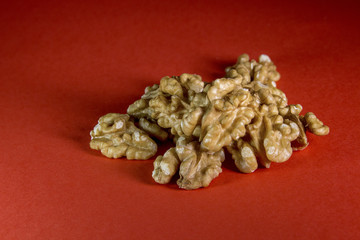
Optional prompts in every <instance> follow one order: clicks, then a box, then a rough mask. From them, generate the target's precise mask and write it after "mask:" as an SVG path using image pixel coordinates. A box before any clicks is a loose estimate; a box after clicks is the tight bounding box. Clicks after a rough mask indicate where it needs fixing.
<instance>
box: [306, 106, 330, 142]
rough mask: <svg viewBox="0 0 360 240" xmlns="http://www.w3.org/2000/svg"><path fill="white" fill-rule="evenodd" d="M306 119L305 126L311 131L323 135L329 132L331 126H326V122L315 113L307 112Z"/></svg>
mask: <svg viewBox="0 0 360 240" xmlns="http://www.w3.org/2000/svg"><path fill="white" fill-rule="evenodd" d="M304 120H305V121H304V123H305V124H304V125H305V128H306V129H308V130H309V131H310V132H312V133H314V134H315V135H319V136H323V135H327V134H329V132H330V129H329V127H328V126H325V125H324V123H323V122H322V121H320V120H319V119H318V118H317V117H316V116H315V114H314V113H312V112H308V113H306V114H305V116H304Z"/></svg>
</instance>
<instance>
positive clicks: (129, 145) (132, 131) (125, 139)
mask: <svg viewBox="0 0 360 240" xmlns="http://www.w3.org/2000/svg"><path fill="white" fill-rule="evenodd" d="M129 118H130V116H129V115H127V114H118V113H109V114H106V115H105V116H102V117H101V118H100V119H99V123H98V124H97V125H96V126H95V128H94V130H92V131H91V132H90V135H91V141H90V147H91V148H92V149H96V150H100V151H101V153H102V154H103V155H105V156H106V157H109V158H120V157H126V158H127V159H148V158H150V157H152V156H154V155H155V153H156V151H157V145H156V143H155V142H154V141H153V140H152V139H151V138H150V137H149V136H148V135H147V134H146V133H145V132H143V131H141V130H140V129H138V128H137V127H135V125H134V123H133V122H131V121H129Z"/></svg>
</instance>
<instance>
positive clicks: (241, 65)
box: [90, 54, 329, 190]
mask: <svg viewBox="0 0 360 240" xmlns="http://www.w3.org/2000/svg"><path fill="white" fill-rule="evenodd" d="M225 71H226V74H225V77H224V78H220V79H216V80H215V81H213V82H211V83H205V82H203V81H202V79H201V77H200V76H199V75H195V74H186V73H184V74H182V75H180V76H173V77H168V76H167V77H163V78H162V79H161V80H160V84H159V85H158V84H154V85H153V86H149V87H147V88H146V89H145V93H144V95H143V96H141V98H140V99H139V100H137V101H135V102H134V103H133V104H131V105H130V106H129V107H128V110H127V114H118V113H109V114H107V115H105V116H102V117H101V118H100V119H99V122H98V124H97V125H96V126H95V128H94V130H92V131H91V133H90V135H91V141H90V147H91V148H92V149H96V150H100V151H101V153H102V154H104V155H105V156H107V157H109V158H120V157H126V158H127V159H149V158H151V157H152V156H154V155H155V154H156V151H157V145H156V142H155V141H154V140H153V139H157V141H160V142H161V141H166V140H168V139H171V140H173V142H174V143H175V147H172V148H170V149H169V150H168V151H167V152H166V153H165V154H164V155H163V156H158V157H157V158H156V160H155V161H154V170H153V173H152V176H153V179H154V180H155V181H156V182H158V183H161V184H166V183H169V182H170V181H171V178H172V177H173V176H174V175H176V173H177V172H179V176H180V178H179V179H178V181H177V184H178V186H179V187H180V188H183V189H188V190H189V189H197V188H200V187H207V186H208V185H209V184H210V183H211V181H212V180H213V179H214V178H215V177H217V176H218V175H219V174H220V173H221V172H222V169H221V164H222V162H223V161H224V159H225V154H224V150H225V149H226V150H227V151H228V152H229V153H230V155H231V156H232V158H233V160H234V161H235V165H236V167H237V168H238V169H239V171H240V172H243V173H251V172H254V171H255V170H256V169H257V168H258V167H259V165H262V166H264V167H266V168H269V167H270V165H271V163H272V162H277V163H281V162H284V161H287V160H288V159H289V158H290V157H291V155H292V153H293V151H296V150H302V149H304V148H306V147H307V146H308V144H309V143H308V141H307V137H306V131H309V132H311V133H313V134H315V135H327V134H328V133H329V127H327V126H325V125H324V124H323V123H322V122H321V121H320V120H319V119H318V118H317V117H316V116H315V115H314V114H313V113H311V112H308V113H306V114H305V115H300V113H301V111H302V107H301V105H300V104H296V105H293V104H290V105H288V101H287V98H286V95H285V94H284V93H283V92H282V91H281V90H280V89H278V88H276V82H277V81H278V80H279V79H280V74H279V73H278V72H277V71H276V66H275V65H274V64H273V62H272V61H271V59H270V58H269V57H268V56H266V55H261V56H260V57H259V61H258V62H257V61H255V60H250V59H249V56H248V55H246V54H243V55H241V56H240V57H239V58H238V61H237V63H236V64H235V65H233V66H231V67H227V68H226V70H225Z"/></svg>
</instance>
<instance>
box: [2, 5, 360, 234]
mask: <svg viewBox="0 0 360 240" xmlns="http://www.w3.org/2000/svg"><path fill="white" fill-rule="evenodd" d="M10 2H11V3H10ZM103 2H105V1H79V2H75V1H24V2H20V1H2V2H1V3H0V78H1V79H0V91H1V92H0V94H1V95H0V96H1V98H0V111H1V120H0V121H1V122H0V125H1V129H0V133H1V138H0V157H1V158H0V176H1V177H0V209H1V210H0V236H1V237H0V238H1V239H220V238H222V239H360V230H359V229H360V223H359V219H360V211H359V203H360V201H359V197H360V194H359V193H360V191H359V184H360V181H359V179H360V178H359V177H360V174H359V170H360V168H359V165H360V164H359V158H360V157H359V153H358V152H357V151H358V150H357V148H358V147H359V143H360V142H359V137H358V136H359V134H360V131H359V128H358V126H357V124H358V122H359V121H360V117H359V97H360V96H359V74H360V70H359V69H360V67H359V62H360V49H359V44H360V38H359V37H360V31H359V26H360V18H359V16H358V10H359V7H360V6H359V4H358V3H355V2H356V1H353V2H350V1H337V2H329V1H299V2H298V3H285V1H284V2H283V1H276V2H271V3H270V1H244V2H241V1H217V2H215V1H111V2H110V1H106V3H103ZM150 2H151V3H150ZM289 2H290V1H289ZM242 53H248V54H250V56H251V57H252V58H258V56H259V55H260V54H261V53H266V54H268V55H269V56H270V57H271V58H272V60H273V61H274V62H275V64H276V65H277V66H278V70H279V72H280V73H281V76H282V77H281V80H280V82H279V84H278V86H279V88H280V89H282V90H283V91H284V92H285V93H286V94H287V96H288V98H289V103H292V104H294V103H300V104H302V106H303V107H304V113H305V112H307V111H313V112H315V114H316V115H317V116H318V117H319V118H320V119H321V120H322V121H324V123H326V124H327V125H329V126H330V129H331V132H330V135H328V136H325V137H317V136H313V135H309V140H310V145H309V147H308V148H307V149H305V150H304V151H301V152H296V153H294V154H293V156H292V157H291V159H290V160H289V161H287V162H285V163H283V164H273V165H272V166H271V168H270V169H259V170H257V171H256V172H255V173H253V174H240V173H238V172H237V171H236V168H235V166H234V164H233V163H232V162H231V161H227V162H226V163H225V165H224V167H223V173H221V174H220V176H219V177H218V178H216V179H215V180H214V181H213V182H212V183H211V185H210V186H209V187H208V188H205V189H199V190H194V191H185V190H180V189H178V188H177V186H176V184H175V182H173V183H172V184H170V185H159V184H156V183H155V182H154V181H153V180H152V178H151V172H152V162H153V160H154V158H152V159H151V160H147V161H128V160H126V159H118V160H113V159H107V158H105V157H104V156H102V155H101V154H100V153H99V152H97V151H93V150H91V149H89V147H88V143H89V140H90V137H89V131H90V130H91V129H92V128H93V126H94V125H95V124H96V122H97V119H98V118H99V117H100V116H101V115H104V114H106V113H108V112H119V113H125V112H126V108H127V106H128V105H129V104H130V103H132V102H133V101H134V100H136V99H137V98H139V97H140V96H141V95H142V93H143V89H144V88H145V86H147V85H152V84H154V83H158V82H159V80H160V78H161V77H163V76H166V75H179V74H181V73H183V72H187V73H197V74H200V75H201V76H202V77H203V79H204V80H205V81H212V80H214V79H215V78H218V77H221V76H223V75H224V68H225V67H226V66H228V65H232V64H234V63H235V61H236V58H237V56H238V55H240V54H242ZM161 151H162V152H163V151H165V148H162V149H161ZM161 151H160V152H161Z"/></svg>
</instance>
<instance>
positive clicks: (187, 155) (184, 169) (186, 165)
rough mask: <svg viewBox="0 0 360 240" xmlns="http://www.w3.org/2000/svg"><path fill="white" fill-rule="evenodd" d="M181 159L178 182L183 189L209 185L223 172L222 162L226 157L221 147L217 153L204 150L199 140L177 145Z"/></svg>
mask: <svg viewBox="0 0 360 240" xmlns="http://www.w3.org/2000/svg"><path fill="white" fill-rule="evenodd" d="M176 153H177V154H178V157H179V159H180V161H181V164H180V169H179V175H180V178H179V179H178V181H177V184H178V186H179V187H180V188H183V189H188V190H189V189H197V188H200V187H207V186H209V184H210V182H211V181H212V180H213V179H214V178H216V177H217V176H218V175H219V174H220V173H221V172H222V169H221V163H222V162H223V161H224V159H225V154H224V151H223V150H222V149H221V150H220V151H218V152H215V153H209V152H204V151H202V150H201V149H200V145H199V143H198V142H197V141H194V142H191V143H188V144H186V145H184V146H176Z"/></svg>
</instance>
